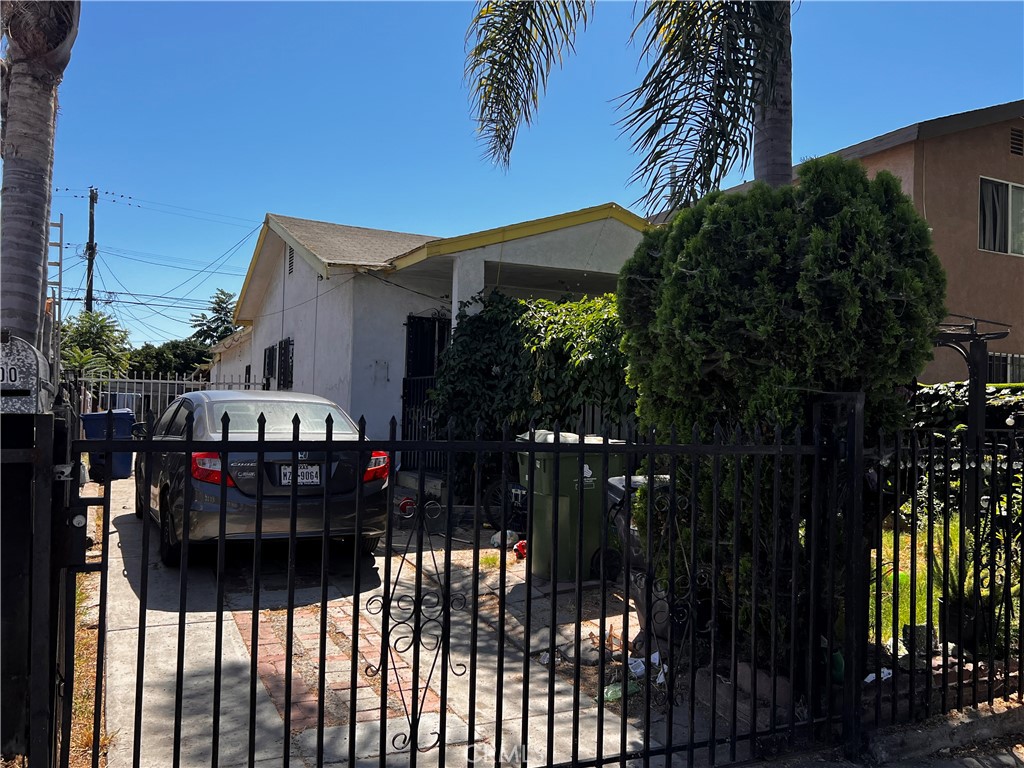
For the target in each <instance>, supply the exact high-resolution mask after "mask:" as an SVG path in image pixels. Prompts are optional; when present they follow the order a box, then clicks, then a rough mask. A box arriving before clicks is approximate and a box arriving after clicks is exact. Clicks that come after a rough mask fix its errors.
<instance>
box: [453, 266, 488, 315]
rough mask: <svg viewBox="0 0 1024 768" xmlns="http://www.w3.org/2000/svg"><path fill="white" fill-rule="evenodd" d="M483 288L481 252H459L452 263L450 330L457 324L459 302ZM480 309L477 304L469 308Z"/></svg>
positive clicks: (473, 311)
mask: <svg viewBox="0 0 1024 768" xmlns="http://www.w3.org/2000/svg"><path fill="white" fill-rule="evenodd" d="M483 290H484V257H483V254H482V253H460V254H458V255H457V256H456V257H455V263H454V264H453V265H452V330H454V329H455V326H456V325H457V324H458V314H459V304H460V303H461V302H463V301H469V300H470V299H471V298H473V297H474V296H475V295H477V294H478V293H481V292H483ZM479 311H480V306H479V305H477V306H475V307H473V308H472V309H470V310H469V314H471V315H473V314H476V313H477V312H479Z"/></svg>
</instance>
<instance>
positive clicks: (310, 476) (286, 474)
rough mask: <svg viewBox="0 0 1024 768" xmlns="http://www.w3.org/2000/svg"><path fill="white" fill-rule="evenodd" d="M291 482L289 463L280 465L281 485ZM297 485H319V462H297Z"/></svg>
mask: <svg viewBox="0 0 1024 768" xmlns="http://www.w3.org/2000/svg"><path fill="white" fill-rule="evenodd" d="M291 484H292V466H291V464H282V465H281V485H291ZM298 485H320V465H319V464H299V479H298Z"/></svg>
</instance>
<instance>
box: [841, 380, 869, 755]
mask: <svg viewBox="0 0 1024 768" xmlns="http://www.w3.org/2000/svg"><path fill="white" fill-rule="evenodd" d="M846 463H847V478H848V482H849V501H848V503H847V507H846V509H845V510H844V512H845V518H846V526H845V527H846V530H845V539H846V542H845V550H846V552H845V555H846V585H845V586H846V589H845V592H846V632H845V637H844V639H843V646H844V655H845V659H844V664H843V750H844V752H845V753H846V756H847V757H848V758H854V757H856V756H857V755H858V754H859V753H860V751H861V747H862V745H861V716H860V709H861V685H862V681H863V679H864V669H865V652H866V649H867V642H868V609H869V604H870V585H869V583H868V574H869V573H870V562H869V557H870V555H869V550H868V547H867V542H866V540H865V536H864V393H863V392H857V393H855V394H853V395H852V396H851V397H850V398H849V400H848V404H847V408H846Z"/></svg>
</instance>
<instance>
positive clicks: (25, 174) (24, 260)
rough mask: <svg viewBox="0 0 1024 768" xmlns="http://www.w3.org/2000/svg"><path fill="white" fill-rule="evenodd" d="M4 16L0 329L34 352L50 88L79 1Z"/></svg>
mask: <svg viewBox="0 0 1024 768" xmlns="http://www.w3.org/2000/svg"><path fill="white" fill-rule="evenodd" d="M11 6H13V7H11ZM7 14H9V15H7ZM5 16H6V18H5V21H6V22H7V35H8V42H9V45H8V51H7V59H8V60H7V62H6V66H5V74H6V81H7V82H6V83H5V84H4V88H5V91H6V93H5V96H6V98H5V99H4V105H3V107H4V109H3V112H4V115H3V117H4V125H3V142H2V150H0V151H2V155H3V160H4V172H3V190H2V199H3V205H2V208H0V273H2V274H3V280H2V281H0V326H2V327H4V328H6V329H8V330H10V331H11V333H12V334H13V335H15V336H20V337H21V338H23V339H25V341H28V342H29V343H31V344H33V345H34V346H35V347H36V348H40V347H42V346H43V344H42V329H43V322H42V318H43V311H44V306H45V297H46V272H47V268H46V262H47V253H48V242H49V239H50V186H51V181H52V178H53V140H54V129H55V125H56V115H57V85H58V84H59V83H60V80H61V77H62V76H63V74H64V68H65V67H66V66H67V63H68V60H69V59H70V56H71V45H72V43H73V42H74V39H75V36H76V35H77V33H78V16H79V4H78V3H77V2H73V3H72V2H64V3H22V2H12V3H11V5H10V6H9V8H8V10H7V13H6V14H5Z"/></svg>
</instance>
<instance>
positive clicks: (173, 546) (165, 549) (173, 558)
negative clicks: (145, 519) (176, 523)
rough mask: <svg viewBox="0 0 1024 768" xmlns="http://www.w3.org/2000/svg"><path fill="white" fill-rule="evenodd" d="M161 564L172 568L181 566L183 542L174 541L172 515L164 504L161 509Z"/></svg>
mask: <svg viewBox="0 0 1024 768" xmlns="http://www.w3.org/2000/svg"><path fill="white" fill-rule="evenodd" d="M160 562H161V563H163V564H164V565H166V566H168V567H170V568H178V567H180V566H181V542H180V541H175V540H174V532H173V531H172V530H171V514H170V512H169V511H168V510H167V509H166V506H165V505H163V504H162V505H161V509H160Z"/></svg>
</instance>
